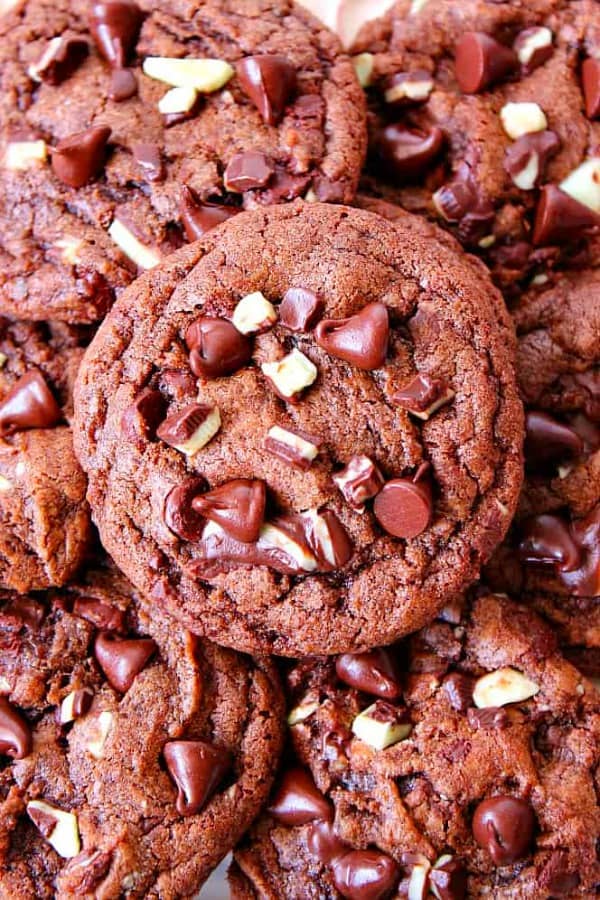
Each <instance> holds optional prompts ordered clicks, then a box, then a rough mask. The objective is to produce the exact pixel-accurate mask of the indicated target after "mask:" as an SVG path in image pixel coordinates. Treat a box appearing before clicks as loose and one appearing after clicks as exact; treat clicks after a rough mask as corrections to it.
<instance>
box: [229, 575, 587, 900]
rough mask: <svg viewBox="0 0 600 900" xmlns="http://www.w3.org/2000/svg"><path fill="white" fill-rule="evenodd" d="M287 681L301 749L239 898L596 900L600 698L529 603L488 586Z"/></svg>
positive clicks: (305, 664)
mask: <svg viewBox="0 0 600 900" xmlns="http://www.w3.org/2000/svg"><path fill="white" fill-rule="evenodd" d="M287 681H288V689H289V717H288V721H289V724H290V728H289V731H290V743H291V748H290V755H289V757H288V759H287V763H286V765H285V766H284V768H283V772H282V776H281V778H280V781H279V784H278V786H277V788H276V790H275V792H274V794H273V796H272V798H271V801H270V805H269V809H268V812H267V813H265V814H264V815H263V817H262V818H261V819H260V820H259V822H258V823H257V824H256V825H255V826H254V828H253V829H252V831H251V832H250V834H249V836H248V837H247V838H246V839H245V840H244V841H243V842H242V844H241V845H240V847H239V848H238V850H237V852H236V853H235V856H234V864H233V866H232V868H231V870H230V882H231V887H232V896H233V897H234V898H236V900H242V898H243V900H252V898H257V897H261V898H269V900H271V898H273V900H275V898H277V900H280V898H296V897H311V898H313V897H314V898H317V897H328V898H332V900H333V898H336V900H337V898H357V897H370V898H384V897H406V896H408V897H411V898H419V900H425V898H427V897H433V896H436V897H442V898H444V900H462V898H464V897H481V896H493V897H495V898H496V897H498V898H516V897H531V898H535V900H546V898H548V897H572V898H575V897H582V898H583V897H585V898H587V897H591V896H594V893H595V891H596V889H597V885H598V880H599V879H600V867H599V864H598V858H597V841H598V837H599V834H600V831H599V829H600V814H599V813H600V810H599V807H598V797H597V793H596V790H597V789H596V785H595V778H596V777H597V769H598V763H599V743H598V740H599V737H600V694H599V693H598V692H597V690H596V689H595V688H594V687H593V686H592V684H591V683H590V682H588V681H586V680H585V678H583V676H582V675H581V674H580V673H579V672H578V671H577V670H576V669H575V668H574V667H573V666H571V665H570V664H569V663H568V662H566V661H565V660H564V659H563V658H562V656H561V655H560V653H559V652H558V651H557V649H556V639H555V637H554V635H553V633H552V632H551V631H550V629H549V628H548V626H547V625H545V624H544V623H543V622H542V621H541V620H540V619H539V618H538V617H537V616H536V615H535V613H533V612H532V611H531V610H528V609H526V608H525V607H523V606H518V605H516V604H514V603H512V602H511V601H509V600H508V599H507V598H503V597H499V596H496V595H491V594H489V593H487V592H483V593H481V594H480V595H479V596H478V597H475V598H473V599H472V600H470V601H468V602H466V603H458V604H452V605H450V606H448V607H447V608H446V609H445V610H444V611H443V613H442V615H441V616H440V617H439V618H438V619H437V620H436V621H434V622H433V623H431V624H430V625H428V626H427V627H426V628H424V629H423V630H422V631H421V632H419V633H417V634H416V635H413V636H412V637H411V638H409V639H408V640H407V641H406V642H405V643H404V644H402V645H397V646H395V647H393V648H389V649H387V650H376V651H372V652H371V653H366V654H344V655H342V656H339V657H337V658H336V659H327V660H325V659H320V660H319V659H312V660H305V661H300V662H297V663H294V664H293V665H292V666H291V668H290V669H289V671H288V675H287Z"/></svg>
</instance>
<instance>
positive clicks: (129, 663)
mask: <svg viewBox="0 0 600 900" xmlns="http://www.w3.org/2000/svg"><path fill="white" fill-rule="evenodd" d="M156 650H157V647H156V644H155V643H154V641H153V640H152V638H120V637H116V636H115V635H114V634H111V633H110V632H102V633H101V634H99V635H98V637H97V638H96V641H95V643H94V656H95V657H96V660H97V661H98V664H99V666H100V668H101V669H102V671H103V672H104V674H105V675H106V677H107V679H108V681H109V683H110V684H111V685H112V687H114V689H115V690H116V691H119V692H120V693H121V694H125V693H126V692H127V691H128V690H129V688H130V687H131V685H132V684H133V682H134V681H135V678H136V676H137V675H139V674H140V672H141V671H142V669H143V668H144V667H145V666H146V664H147V663H148V662H149V660H150V659H151V658H152V657H153V656H154V654H155V653H156Z"/></svg>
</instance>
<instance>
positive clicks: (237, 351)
mask: <svg viewBox="0 0 600 900" xmlns="http://www.w3.org/2000/svg"><path fill="white" fill-rule="evenodd" d="M185 342H186V344H187V346H188V347H189V349H190V350H191V353H190V366H191V369H192V372H193V373H194V375H198V376H199V377H200V376H204V377H205V378H219V377H220V376H222V375H231V374H232V373H233V372H236V371H237V370H238V369H241V368H242V366H245V365H246V364H247V363H248V362H250V360H251V358H252V341H251V339H250V338H248V337H246V336H245V335H243V334H240V332H239V331H238V330H237V328H235V326H234V325H232V324H231V322H228V321H227V319H219V318H211V317H210V316H200V317H199V318H198V319H195V320H194V322H192V324H191V325H190V326H189V328H188V329H187V331H186V333H185Z"/></svg>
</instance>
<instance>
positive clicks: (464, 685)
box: [443, 672, 473, 713]
mask: <svg viewBox="0 0 600 900" xmlns="http://www.w3.org/2000/svg"><path fill="white" fill-rule="evenodd" d="M443 688H444V690H445V691H446V694H447V695H448V700H449V701H450V706H451V707H452V708H453V709H455V710H457V712H461V713H466V711H467V710H468V708H469V706H470V705H471V703H472V702H473V680H472V679H471V678H469V676H468V675H463V673H462V672H451V673H450V675H447V676H446V678H444V681H443Z"/></svg>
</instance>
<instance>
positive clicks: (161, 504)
mask: <svg viewBox="0 0 600 900" xmlns="http://www.w3.org/2000/svg"><path fill="white" fill-rule="evenodd" d="M498 302H499V301H498V295H497V294H496V292H495V290H494V288H493V287H492V285H491V283H490V282H489V279H488V278H487V276H486V275H485V272H484V270H483V268H482V267H479V266H473V265H471V264H470V263H469V261H468V260H466V259H465V258H464V256H463V254H462V253H459V252H456V251H455V250H454V249H452V248H450V247H447V246H445V245H443V244H437V243H436V242H435V241H434V240H432V239H431V237H430V236H427V237H425V236H424V235H423V234H422V233H421V231H420V224H419V226H418V227H416V228H415V229H411V228H410V227H409V226H406V227H404V226H402V225H400V224H399V223H396V224H395V225H392V224H390V223H388V222H386V221H385V220H383V219H381V218H379V217H377V216H374V215H373V214H371V213H367V212H363V211H361V210H352V209H348V208H343V207H334V206H329V205H324V204H316V203H313V204H306V203H302V202H298V203H296V204H293V205H288V206H286V207H274V208H272V209H270V210H268V211H255V212H251V213H245V214H243V215H240V216H238V217H236V218H235V219H233V220H230V221H229V222H228V223H227V224H226V225H223V226H221V228H220V229H219V230H218V231H215V232H214V233H212V234H210V235H207V236H206V238H205V239H203V240H202V241H201V242H199V243H197V244H196V245H194V246H193V247H189V248H184V249H182V250H180V251H179V252H178V253H177V254H176V255H173V257H172V258H171V259H170V260H167V261H165V263H163V265H162V266H161V267H159V268H157V269H156V270H155V271H154V272H152V273H148V274H147V275H145V276H144V277H143V278H142V279H141V280H139V281H138V282H137V284H136V285H134V286H132V287H131V288H130V289H129V290H128V291H127V292H126V293H125V294H124V295H123V298H122V299H120V300H119V302H118V303H117V304H116V306H115V307H114V308H113V310H112V311H111V314H110V316H109V317H108V319H107V321H106V323H105V324H103V326H102V327H101V328H100V330H99V332H98V334H97V336H96V338H95V340H94V342H93V344H92V345H91V346H90V348H89V350H88V352H87V354H86V358H85V362H84V364H83V367H82V369H81V372H80V377H79V380H78V387H77V400H76V407H77V427H76V432H77V434H76V445H77V452H78V454H79V457H80V460H81V462H82V465H83V467H84V469H85V470H86V471H87V472H88V473H89V478H90V488H89V500H90V503H91V506H92V509H93V512H94V515H95V519H96V522H97V524H98V527H99V529H100V532H101V536H102V540H103V542H104V544H105V546H106V547H107V548H108V549H109V551H110V552H111V553H113V555H114V556H115V559H116V561H117V562H118V564H119V565H120V566H122V567H123V570H124V571H125V572H126V573H127V574H128V575H129V577H131V579H132V580H133V581H134V583H136V584H137V585H138V587H139V588H140V589H141V590H143V591H144V593H145V594H146V595H148V596H150V597H152V598H153V600H154V602H155V603H156V604H158V605H161V606H164V607H165V608H168V609H169V610H170V611H171V612H173V613H174V614H175V615H176V616H177V617H179V618H180V619H181V620H182V621H183V622H184V623H185V624H186V625H187V627H191V628H193V629H194V630H197V631H198V632H199V633H202V634H204V635H205V636H207V637H211V638H212V639H214V640H216V641H218V642H222V643H225V644H231V645H232V646H235V647H236V648H238V649H246V650H260V651H274V652H277V653H280V654H282V655H294V654H298V653H300V652H305V653H316V652H326V653H333V652H338V651H340V652H341V651H346V650H351V649H354V650H356V649H365V648H368V647H370V646H374V645H375V646H376V645H377V644H378V643H379V642H382V641H385V640H387V641H390V640H393V639H395V638H396V637H398V636H399V635H400V634H404V633H407V632H408V631H410V630H412V629H414V628H415V626H420V625H423V624H424V623H425V622H427V621H428V620H429V619H430V618H431V617H432V616H433V615H435V612H436V610H437V609H439V608H440V606H442V605H443V604H444V603H445V602H446V601H447V598H448V595H449V594H452V593H455V592H457V591H458V590H460V589H461V586H463V585H465V584H468V583H469V582H471V581H473V579H474V578H476V577H477V573H478V570H479V568H480V565H481V563H482V561H484V560H486V559H487V558H488V557H489V556H490V554H491V552H492V550H493V548H494V546H495V545H496V544H497V543H498V541H499V540H500V538H501V537H502V535H503V533H504V532H505V530H506V528H507V527H508V523H509V522H510V519H511V517H512V512H513V510H514V504H515V501H516V497H517V493H518V490H519V486H520V480H521V449H520V448H521V439H522V433H521V409H520V404H519V401H518V399H517V394H516V385H515V381H514V378H513V371H512V366H511V362H512V359H511V348H510V345H509V342H507V341H506V340H505V335H504V331H503V330H502V328H501V327H500V325H499V324H498V321H497V309H498ZM150 349H151V352H149V351H150Z"/></svg>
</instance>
